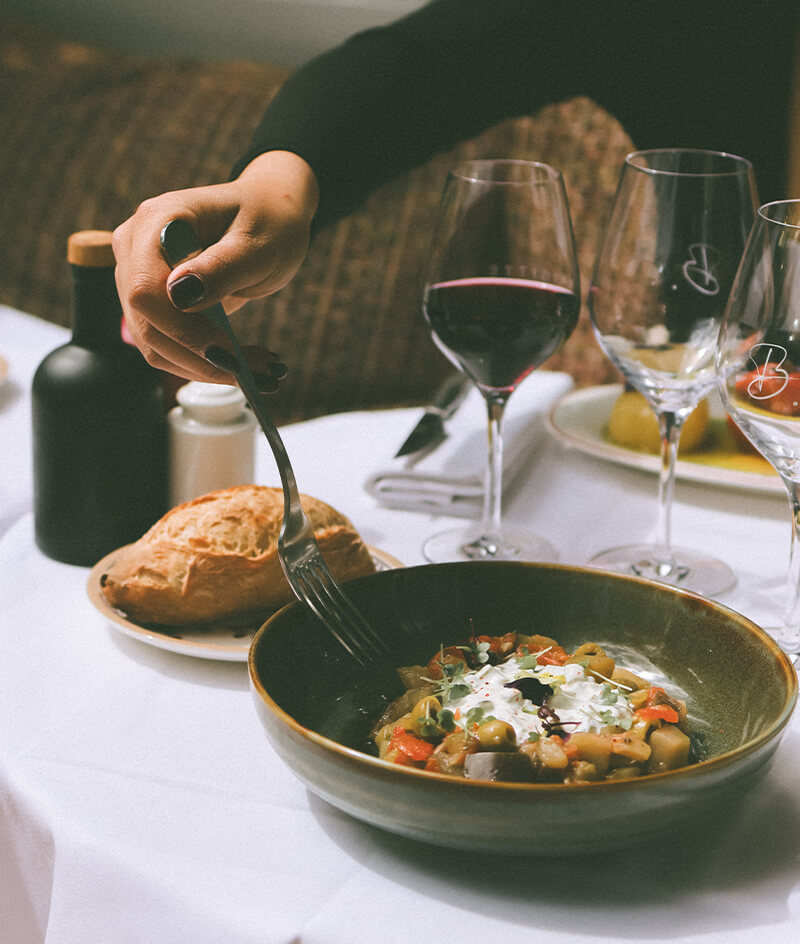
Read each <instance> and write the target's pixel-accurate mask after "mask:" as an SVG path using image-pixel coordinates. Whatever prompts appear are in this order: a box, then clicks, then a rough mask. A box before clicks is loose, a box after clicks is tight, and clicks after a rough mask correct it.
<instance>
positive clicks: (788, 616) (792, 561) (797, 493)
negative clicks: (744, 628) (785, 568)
mask: <svg viewBox="0 0 800 944" xmlns="http://www.w3.org/2000/svg"><path fill="white" fill-rule="evenodd" d="M784 484H785V486H786V490H787V491H788V493H789V501H790V503H791V506H792V546H791V551H790V553H789V586H788V592H787V600H786V611H785V613H784V617H783V627H782V629H781V631H780V633H776V634H775V635H776V638H777V640H778V642H779V643H780V645H781V646H782V647H783V648H784V649H785V650H786V651H787V652H790V653H798V652H800V483H797V482H792V481H791V480H788V479H784Z"/></svg>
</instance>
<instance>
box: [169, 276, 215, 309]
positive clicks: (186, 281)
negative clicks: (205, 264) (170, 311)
mask: <svg viewBox="0 0 800 944" xmlns="http://www.w3.org/2000/svg"><path fill="white" fill-rule="evenodd" d="M168 291H169V297H170V301H171V302H172V304H173V305H174V306H175V307H176V308H180V310H181V311H185V310H186V309H187V308H192V307H194V306H195V305H199V304H200V302H201V301H202V300H203V299H204V298H205V297H206V287H205V285H203V281H202V279H200V278H199V276H196V275H182V276H181V277H180V278H179V279H175V281H174V282H173V283H172V284H171V285H170V286H169V287H168Z"/></svg>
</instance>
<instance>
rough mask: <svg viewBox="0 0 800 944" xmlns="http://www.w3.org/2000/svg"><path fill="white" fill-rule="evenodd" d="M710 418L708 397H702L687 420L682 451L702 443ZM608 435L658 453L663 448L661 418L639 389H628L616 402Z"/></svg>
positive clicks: (643, 449)
mask: <svg viewBox="0 0 800 944" xmlns="http://www.w3.org/2000/svg"><path fill="white" fill-rule="evenodd" d="M710 418H711V411H710V409H709V405H708V400H701V401H700V403H699V404H698V405H697V407H695V409H694V410H693V411H692V412H691V413H690V414H689V416H688V417H687V418H686V422H685V423H684V424H683V430H682V432H681V440H680V452H691V451H692V450H693V449H697V448H699V447H700V446H701V445H702V443H703V440H704V439H705V437H706V434H707V432H708V424H709V421H710ZM608 438H609V439H610V440H611V442H613V443H616V444H617V445H618V446H625V447H626V448H628V449H636V450H637V451H639V452H651V453H656V454H658V453H659V452H660V451H661V435H660V433H659V431H658V420H657V419H656V415H655V413H654V412H653V408H652V407H651V406H650V404H649V403H648V402H647V400H646V399H645V397H644V395H643V394H641V393H639V392H638V390H625V391H624V392H623V393H621V394H620V395H619V397H618V398H617V399H616V401H615V402H614V406H613V407H612V409H611V415H610V416H609V418H608Z"/></svg>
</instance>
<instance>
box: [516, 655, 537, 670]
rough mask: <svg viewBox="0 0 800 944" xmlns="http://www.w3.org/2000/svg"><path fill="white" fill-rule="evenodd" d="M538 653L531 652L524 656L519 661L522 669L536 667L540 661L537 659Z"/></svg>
mask: <svg viewBox="0 0 800 944" xmlns="http://www.w3.org/2000/svg"><path fill="white" fill-rule="evenodd" d="M536 655H537V654H536V653H529V654H528V655H526V656H523V657H522V658H521V659H520V660H519V662H518V663H517V664H518V665H519V667H520V668H521V669H536V668H538V666H539V663H538V662H537V660H536Z"/></svg>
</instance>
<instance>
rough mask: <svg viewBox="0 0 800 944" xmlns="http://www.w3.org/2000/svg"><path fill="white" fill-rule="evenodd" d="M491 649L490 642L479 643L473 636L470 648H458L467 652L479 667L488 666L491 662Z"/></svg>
mask: <svg viewBox="0 0 800 944" xmlns="http://www.w3.org/2000/svg"><path fill="white" fill-rule="evenodd" d="M489 647H490V644H489V643H488V642H479V641H478V640H477V639H476V638H475V637H474V636H473V637H472V638H471V639H470V641H469V645H468V646H459V647H458V648H459V649H462V650H463V651H464V652H466V653H467V655H468V656H472V658H473V660H474V661H475V662H477V663H478V664H479V665H486V663H487V662H488V661H489Z"/></svg>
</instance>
